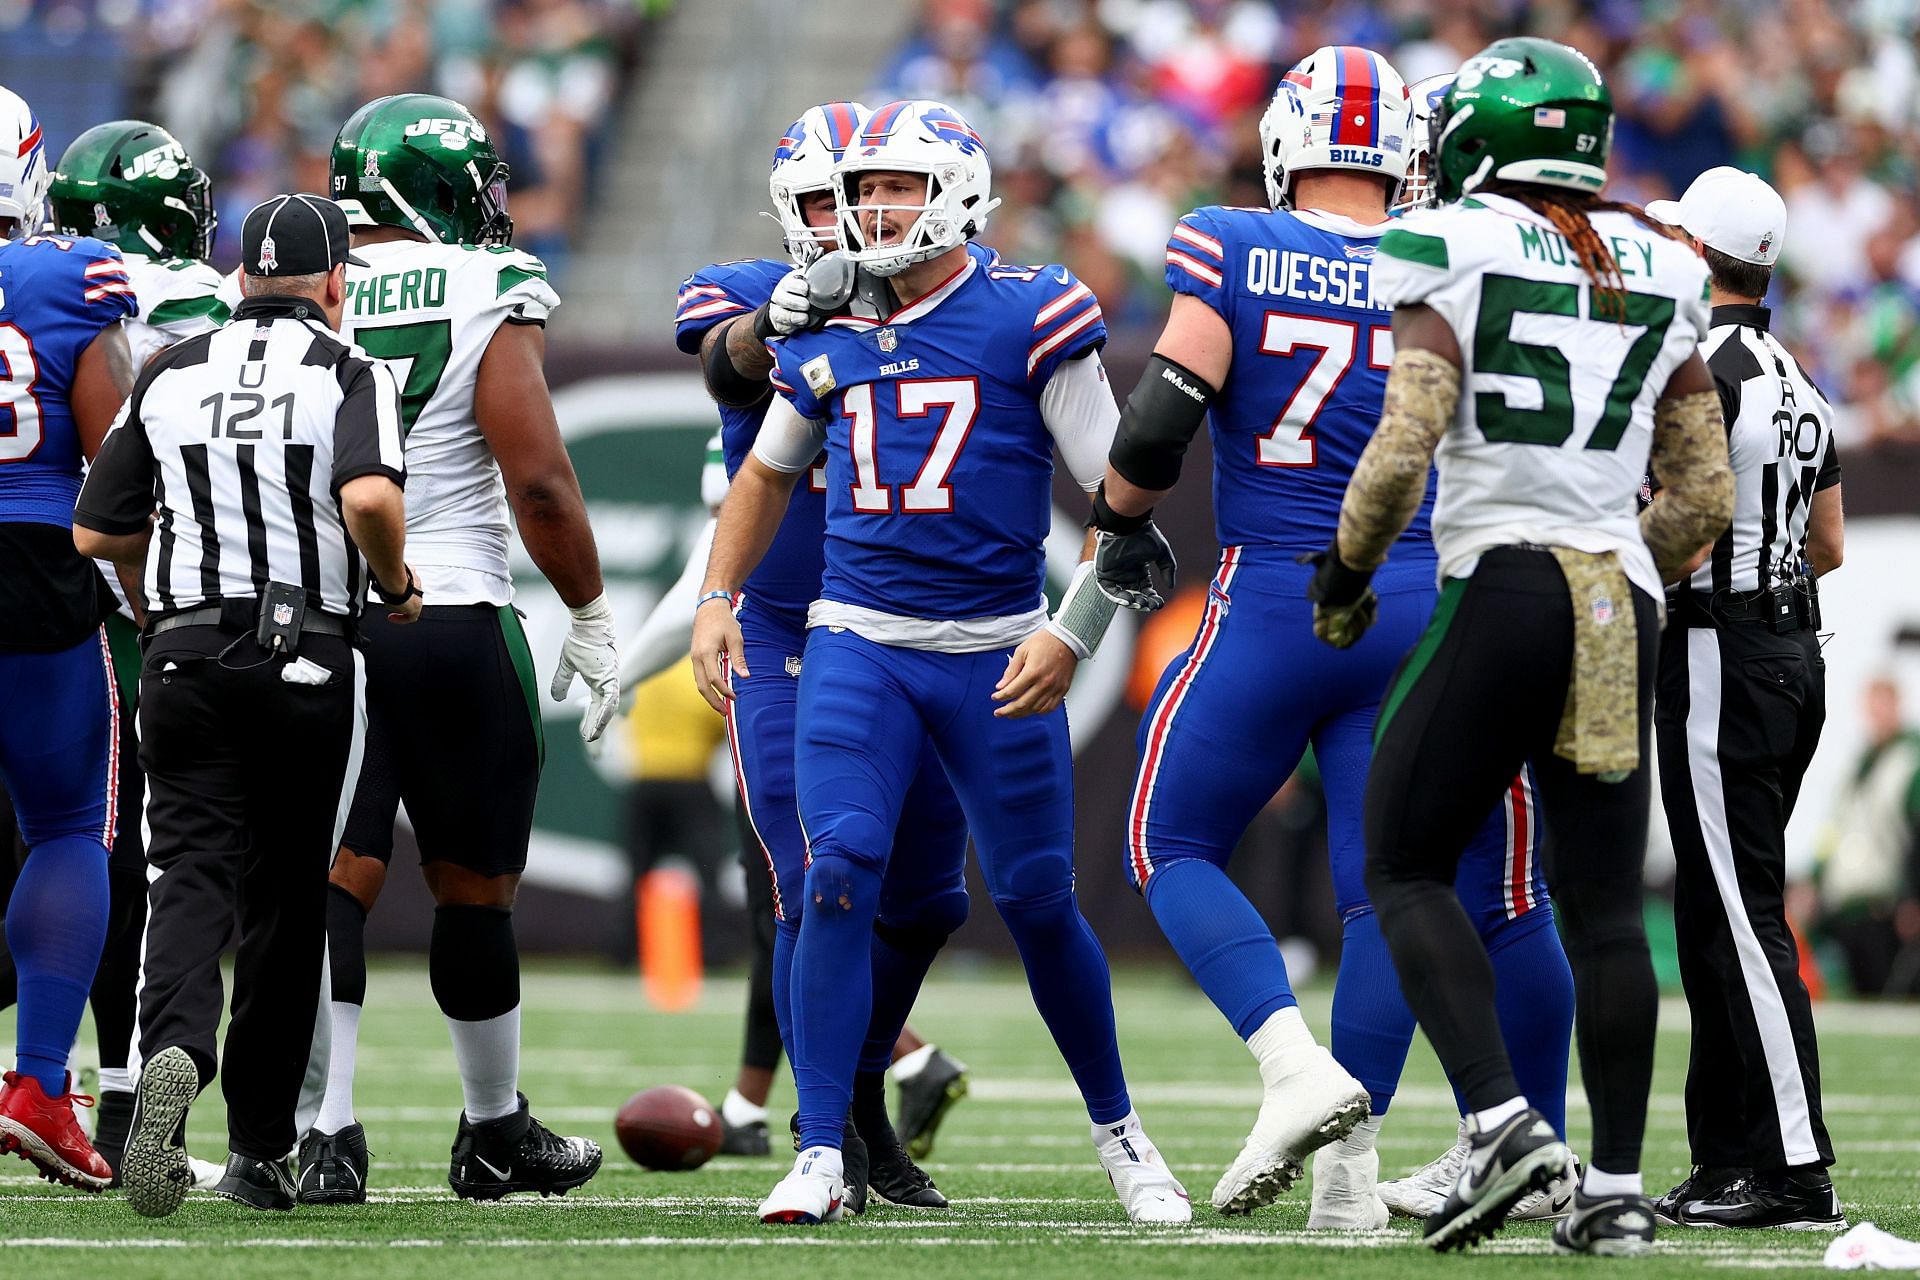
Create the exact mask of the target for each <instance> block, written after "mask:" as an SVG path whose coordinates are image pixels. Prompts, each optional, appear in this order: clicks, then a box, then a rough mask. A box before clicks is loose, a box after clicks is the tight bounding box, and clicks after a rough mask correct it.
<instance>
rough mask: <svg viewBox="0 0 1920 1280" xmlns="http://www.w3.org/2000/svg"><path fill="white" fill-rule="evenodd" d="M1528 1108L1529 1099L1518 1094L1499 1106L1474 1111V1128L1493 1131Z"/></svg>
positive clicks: (1476, 1130) (1484, 1131)
mask: <svg viewBox="0 0 1920 1280" xmlns="http://www.w3.org/2000/svg"><path fill="white" fill-rule="evenodd" d="M1526 1109H1527V1100H1526V1099H1525V1098H1522V1097H1520V1096H1519V1095H1518V1094H1516V1095H1514V1096H1513V1097H1511V1098H1508V1099H1507V1100H1506V1101H1505V1102H1503V1103H1501V1104H1500V1105H1499V1106H1497V1107H1488V1108H1487V1109H1486V1110H1485V1111H1476V1112H1474V1113H1473V1127H1474V1130H1475V1132H1478V1133H1492V1132H1493V1131H1494V1130H1495V1129H1498V1128H1499V1127H1500V1126H1501V1125H1503V1124H1505V1123H1506V1122H1507V1121H1509V1120H1511V1119H1513V1118H1514V1117H1515V1116H1517V1115H1519V1114H1520V1113H1521V1112H1522V1111H1525V1110H1526Z"/></svg>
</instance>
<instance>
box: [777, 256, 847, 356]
mask: <svg viewBox="0 0 1920 1280" xmlns="http://www.w3.org/2000/svg"><path fill="white" fill-rule="evenodd" d="M853 281H854V265H853V260H852V259H851V258H849V257H847V256H846V255H845V254H843V253H830V254H827V255H826V256H824V257H821V258H818V259H815V261H814V262H813V264H812V265H811V266H806V267H795V268H794V269H793V270H791V271H789V272H787V274H786V275H784V276H782V277H781V278H780V283H779V284H777V285H775V286H774V287H773V296H772V297H771V298H769V299H767V324H766V327H767V328H768V329H770V330H772V332H773V336H776V337H782V338H784V337H787V336H789V335H790V334H795V333H799V332H800V331H801V330H803V329H817V328H819V327H820V326H821V325H823V324H825V323H826V321H827V317H828V316H831V315H833V314H835V313H836V312H838V311H839V310H840V308H842V307H844V306H846V305H847V299H848V298H851V297H852V296H853Z"/></svg>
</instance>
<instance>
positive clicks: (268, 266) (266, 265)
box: [258, 236, 280, 276]
mask: <svg viewBox="0 0 1920 1280" xmlns="http://www.w3.org/2000/svg"><path fill="white" fill-rule="evenodd" d="M258 265H259V268H260V270H259V272H258V274H260V275H263V276H266V275H272V274H273V270H274V268H275V267H277V266H279V265H280V264H279V262H278V260H277V259H276V258H275V257H274V253H273V237H272V236H261V237H260V262H259V264H258Z"/></svg>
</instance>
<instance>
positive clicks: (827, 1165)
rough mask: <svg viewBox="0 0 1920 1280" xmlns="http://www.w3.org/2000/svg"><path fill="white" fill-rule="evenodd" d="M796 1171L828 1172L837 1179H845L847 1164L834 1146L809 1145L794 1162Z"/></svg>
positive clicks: (809, 1172)
mask: <svg viewBox="0 0 1920 1280" xmlns="http://www.w3.org/2000/svg"><path fill="white" fill-rule="evenodd" d="M793 1171H794V1172H795V1173H806V1174H808V1175H813V1174H826V1175H828V1176H830V1177H832V1178H834V1179H836V1180H844V1179H845V1178H846V1176H847V1166H846V1164H845V1163H844V1161H843V1160H842V1158H841V1155H840V1153H839V1152H838V1151H836V1150H834V1149H833V1148H832V1147H808V1148H807V1149H806V1150H805V1151H802V1152H801V1153H800V1155H799V1156H798V1157H797V1158H796V1159H795V1160H794V1162H793Z"/></svg>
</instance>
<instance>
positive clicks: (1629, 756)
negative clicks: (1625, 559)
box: [1553, 547, 1640, 782]
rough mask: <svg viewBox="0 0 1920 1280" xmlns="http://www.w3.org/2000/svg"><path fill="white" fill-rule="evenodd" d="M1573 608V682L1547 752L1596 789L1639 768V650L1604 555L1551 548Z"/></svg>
mask: <svg viewBox="0 0 1920 1280" xmlns="http://www.w3.org/2000/svg"><path fill="white" fill-rule="evenodd" d="M1553 558H1554V559H1556V560H1558V561H1559V562H1560V571H1561V572H1562V573H1564V574H1566V576H1567V592H1568V595H1569V596H1570V597H1571V599H1572V604H1573V675H1572V678H1571V679H1570V680H1568V681H1567V705H1566V709H1565V711H1563V712H1562V713H1561V716H1560V730H1559V732H1558V733H1557V734H1556V735H1555V737H1554V742H1553V752H1554V754H1555V755H1557V756H1560V757H1561V758H1563V759H1566V760H1571V761H1573V764H1574V767H1575V768H1576V769H1578V770H1579V771H1580V772H1581V773H1592V774H1598V775H1599V776H1600V780H1601V781H1602V782H1623V781H1625V780H1626V777H1627V775H1628V774H1630V773H1632V772H1633V771H1634V770H1635V769H1637V768H1639V767H1640V706H1639V702H1640V645H1639V636H1638V634H1637V630H1636V625H1637V624H1636V623H1635V621H1634V617H1633V588H1632V587H1631V586H1629V585H1628V583H1627V575H1626V572H1625V571H1624V570H1622V569H1621V567H1620V557H1619V556H1617V555H1616V554H1614V553H1613V552H1611V551H1606V552H1601V553H1599V554H1595V553H1593V552H1589V551H1575V550H1574V549H1573V548H1571V547H1554V548H1553Z"/></svg>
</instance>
